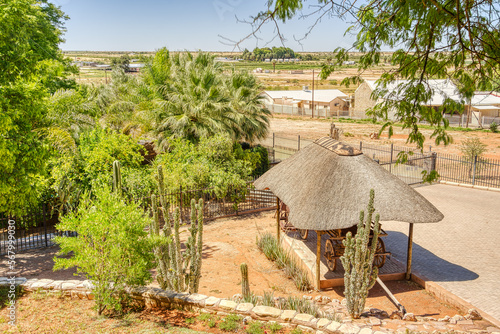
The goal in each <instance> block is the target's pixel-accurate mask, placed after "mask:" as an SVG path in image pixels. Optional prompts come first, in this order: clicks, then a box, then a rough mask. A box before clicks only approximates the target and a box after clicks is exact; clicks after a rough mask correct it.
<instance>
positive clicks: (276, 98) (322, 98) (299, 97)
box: [263, 86, 349, 115]
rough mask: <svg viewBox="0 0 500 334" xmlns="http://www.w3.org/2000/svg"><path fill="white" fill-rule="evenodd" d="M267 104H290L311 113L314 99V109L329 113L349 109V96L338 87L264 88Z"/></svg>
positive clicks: (305, 112) (332, 113)
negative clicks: (310, 88) (312, 88)
mask: <svg viewBox="0 0 500 334" xmlns="http://www.w3.org/2000/svg"><path fill="white" fill-rule="evenodd" d="M263 95H264V97H265V99H266V102H267V104H273V105H283V106H291V107H296V108H299V109H303V110H304V112H303V114H311V109H312V106H313V101H314V109H315V110H318V111H321V113H322V114H324V112H325V110H328V112H330V115H336V112H337V111H338V112H340V111H349V96H348V95H347V94H345V93H344V92H342V91H340V90H338V89H317V90H314V96H313V91H312V90H309V87H307V86H304V89H303V90H266V91H264V92H263Z"/></svg>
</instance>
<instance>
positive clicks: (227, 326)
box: [219, 314, 241, 332]
mask: <svg viewBox="0 0 500 334" xmlns="http://www.w3.org/2000/svg"><path fill="white" fill-rule="evenodd" d="M240 324H241V317H240V316H239V315H236V314H230V315H228V316H226V317H225V318H224V319H222V321H221V322H220V323H219V329H220V330H223V331H226V332H234V331H236V330H237V329H239V328H240Z"/></svg>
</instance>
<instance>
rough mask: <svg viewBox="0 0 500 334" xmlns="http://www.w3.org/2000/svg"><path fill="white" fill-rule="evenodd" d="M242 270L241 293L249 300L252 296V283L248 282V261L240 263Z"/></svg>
mask: <svg viewBox="0 0 500 334" xmlns="http://www.w3.org/2000/svg"><path fill="white" fill-rule="evenodd" d="M240 270H241V294H242V295H243V299H244V300H247V298H248V297H249V296H250V283H249V282H248V266H247V264H246V263H242V264H241V265H240Z"/></svg>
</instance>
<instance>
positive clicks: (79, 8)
mask: <svg viewBox="0 0 500 334" xmlns="http://www.w3.org/2000/svg"><path fill="white" fill-rule="evenodd" d="M51 1H52V2H53V3H55V4H56V5H59V6H61V8H62V10H63V11H64V12H65V13H66V14H67V15H69V17H70V20H69V21H67V22H66V28H67V32H66V34H65V39H66V42H65V43H64V44H62V45H61V48H62V49H63V50H91V51H154V50H156V49H158V48H161V47H167V48H168V49H170V50H173V51H178V50H199V49H201V50H206V51H231V50H232V49H233V46H227V45H224V44H222V43H221V40H222V39H221V38H220V37H219V35H222V36H224V37H227V38H229V39H231V40H235V41H237V40H240V39H242V38H243V37H245V36H246V35H248V34H249V33H250V32H251V27H250V26H249V25H247V24H244V23H237V21H236V18H235V16H237V17H238V18H239V19H248V18H249V17H250V16H251V15H256V14H257V13H258V12H259V11H261V10H264V9H265V8H266V2H267V1H266V0H259V1H248V0H247V1H245V0H206V1H203V0H187V1H182V0H181V1H179V0H177V1H170V0H164V1H154V0H143V1H140V2H139V1H131V0H120V1H118V0H101V1H97V0H51ZM307 3H310V4H315V3H316V2H315V1H310V2H307ZM306 9H308V8H307V7H306ZM311 24H312V21H305V20H299V19H293V20H292V21H289V22H287V23H286V24H285V25H283V26H282V30H281V31H282V33H283V34H284V35H285V37H286V38H287V40H288V41H287V42H286V43H285V46H287V47H291V48H292V49H294V50H295V51H302V50H303V51H333V50H334V49H335V48H336V47H338V46H342V47H349V46H350V45H351V44H352V41H353V38H352V37H344V36H343V35H344V31H345V30H346V28H347V27H348V24H346V23H345V22H343V21H341V20H339V19H333V18H330V19H326V20H323V21H322V22H321V23H320V24H319V25H318V26H317V27H316V29H315V30H314V31H313V33H312V34H311V35H310V36H309V37H308V38H307V39H306V40H305V41H303V42H302V44H303V48H302V47H301V46H300V44H299V43H297V42H296V41H294V36H295V37H297V38H299V37H302V36H303V35H304V33H305V32H306V31H307V28H308V27H309V26H310V25H311ZM273 36H274V28H273V27H272V26H271V25H268V27H267V28H266V29H264V31H263V32H262V33H261V34H260V37H261V38H262V40H257V39H255V38H251V39H250V40H248V41H246V42H244V43H243V44H242V46H243V47H246V48H248V49H250V50H251V49H253V48H254V47H256V46H259V47H264V46H266V43H268V42H269V41H270V40H271V39H272V38H273ZM279 45H280V42H279V40H277V39H276V40H274V41H273V42H271V43H270V44H269V45H267V46H279Z"/></svg>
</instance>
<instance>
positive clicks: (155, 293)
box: [0, 277, 500, 334]
mask: <svg viewBox="0 0 500 334" xmlns="http://www.w3.org/2000/svg"><path fill="white" fill-rule="evenodd" d="M11 284H12V281H9V280H8V279H7V278H6V277H0V286H10V285H11ZM14 284H15V285H19V286H21V287H23V289H24V290H25V291H40V290H42V291H46V292H47V293H54V294H59V295H62V296H69V297H72V298H79V299H93V298H94V297H93V294H92V288H93V285H92V283H91V282H90V281H88V280H86V281H76V280H66V281H54V280H50V279H29V280H27V279H25V278H16V280H15V281H14ZM128 293H129V294H130V296H131V298H133V299H135V301H136V302H137V303H139V304H140V305H143V306H144V307H146V308H152V307H158V308H167V309H172V308H176V309H184V310H194V311H200V312H205V313H215V314H221V315H225V314H229V313H236V314H240V315H242V316H243V317H244V318H246V319H247V321H248V320H250V319H255V320H260V321H275V322H278V323H280V324H281V325H282V326H284V327H285V326H286V327H290V326H291V327H298V328H300V329H301V330H303V331H309V332H316V333H317V334H323V333H354V334H357V333H359V334H371V333H375V334H381V333H392V332H400V331H401V329H402V330H403V332H404V329H405V328H406V327H408V328H409V327H411V326H413V327H414V328H415V329H417V325H418V322H421V323H425V324H422V326H423V327H424V328H427V329H431V328H432V329H437V328H439V329H446V330H447V331H448V332H453V330H455V329H456V328H453V327H451V326H452V325H454V326H460V325H461V324H460V321H463V322H464V323H463V325H466V326H468V328H469V329H470V328H471V327H470V326H472V325H474V323H473V321H472V320H473V319H466V318H464V317H462V316H458V315H457V317H460V319H458V318H457V319H454V318H455V317H453V318H450V317H448V318H449V319H446V320H444V321H441V320H440V321H434V320H436V319H430V318H429V319H425V318H420V319H417V318H419V317H413V315H412V317H413V318H414V321H416V322H409V325H408V324H406V323H405V322H404V321H402V320H395V321H396V322H398V323H399V324H400V325H402V324H406V325H404V326H400V327H401V328H397V329H390V328H383V327H382V326H383V324H387V322H388V321H389V322H390V321H393V320H389V319H386V320H383V321H381V320H380V319H378V318H377V317H376V315H377V313H378V312H380V310H375V311H373V312H372V311H371V310H369V311H368V312H367V316H366V319H364V320H360V321H358V320H356V321H353V320H350V319H348V320H343V321H342V322H337V321H335V320H331V319H327V318H315V317H314V316H312V315H310V314H305V313H298V312H297V311H295V310H281V309H278V308H275V307H269V306H262V305H258V306H255V305H253V304H251V303H245V302H241V303H238V302H235V301H233V300H230V299H223V298H217V297H210V296H206V295H202V294H197V293H195V294H188V293H178V292H174V291H166V290H162V289H159V288H152V287H138V288H129V289H128ZM325 300H329V298H325ZM337 302H338V301H337ZM407 315H410V314H407ZM478 316H479V315H478ZM405 318H406V317H405ZM453 320H455V321H453ZM457 320H458V321H457ZM433 322H435V323H438V324H436V325H433V326H429V325H430V324H431V323H433ZM412 324H413V325H412ZM450 324H451V325H450ZM457 329H460V328H457ZM475 332H479V333H481V332H483V333H487V332H488V331H487V330H479V329H476V330H475ZM489 332H490V333H499V334H500V331H499V330H498V329H497V328H492V329H490V330H489Z"/></svg>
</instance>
